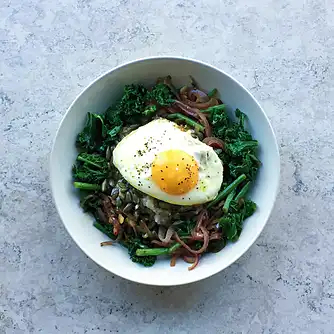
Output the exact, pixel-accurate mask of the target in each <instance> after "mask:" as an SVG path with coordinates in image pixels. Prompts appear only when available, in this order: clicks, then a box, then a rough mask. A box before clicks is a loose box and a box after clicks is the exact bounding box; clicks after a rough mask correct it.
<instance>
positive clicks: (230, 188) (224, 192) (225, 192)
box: [207, 174, 246, 209]
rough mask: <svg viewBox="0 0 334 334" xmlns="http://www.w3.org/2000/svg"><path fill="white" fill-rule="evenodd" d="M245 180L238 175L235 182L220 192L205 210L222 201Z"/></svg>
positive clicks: (244, 177) (243, 175)
mask: <svg viewBox="0 0 334 334" xmlns="http://www.w3.org/2000/svg"><path fill="white" fill-rule="evenodd" d="M244 180H246V175H245V174H242V175H240V176H239V177H238V178H237V179H236V180H234V181H233V182H232V183H231V184H229V185H228V186H227V187H226V188H225V189H224V190H222V191H221V192H220V193H219V194H218V195H217V197H216V198H215V199H214V200H213V201H212V202H210V203H209V204H208V206H207V208H208V209H209V208H211V207H212V206H214V205H215V204H217V203H218V202H220V201H221V200H222V199H224V198H225V197H226V196H227V195H228V194H230V193H231V192H232V191H233V190H234V189H235V188H236V187H237V186H238V185H239V184H240V183H241V182H242V181H244Z"/></svg>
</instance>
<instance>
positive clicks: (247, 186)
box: [235, 181, 250, 202]
mask: <svg viewBox="0 0 334 334" xmlns="http://www.w3.org/2000/svg"><path fill="white" fill-rule="evenodd" d="M249 187H250V181H249V182H247V183H246V184H245V185H244V186H243V188H242V189H241V190H240V192H239V194H238V195H237V196H235V201H236V202H238V201H239V199H241V198H245V196H246V194H247V193H248V190H249Z"/></svg>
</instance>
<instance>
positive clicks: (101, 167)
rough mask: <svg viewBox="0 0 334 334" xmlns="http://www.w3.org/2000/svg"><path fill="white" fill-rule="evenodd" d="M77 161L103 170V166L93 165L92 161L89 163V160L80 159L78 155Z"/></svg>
mask: <svg viewBox="0 0 334 334" xmlns="http://www.w3.org/2000/svg"><path fill="white" fill-rule="evenodd" d="M77 160H79V161H82V162H86V163H87V164H89V165H92V166H94V167H96V168H99V169H103V166H100V165H98V164H96V163H94V162H93V161H90V160H88V159H86V158H84V157H82V156H81V155H80V154H79V155H78V157H77Z"/></svg>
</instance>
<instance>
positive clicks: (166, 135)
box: [113, 119, 223, 205]
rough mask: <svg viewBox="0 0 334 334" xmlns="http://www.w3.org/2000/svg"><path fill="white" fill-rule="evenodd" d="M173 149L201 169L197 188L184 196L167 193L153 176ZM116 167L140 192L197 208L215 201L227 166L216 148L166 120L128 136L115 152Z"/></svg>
mask: <svg viewBox="0 0 334 334" xmlns="http://www.w3.org/2000/svg"><path fill="white" fill-rule="evenodd" d="M172 149H177V150H182V151H184V152H186V153H188V154H189V155H191V156H193V157H194V159H195V160H196V162H197V164H198V166H199V173H198V176H199V177H198V183H197V185H196V186H195V187H194V188H193V189H191V190H190V191H189V192H187V193H186V194H183V195H170V194H167V193H165V192H164V191H162V190H161V189H160V187H159V186H158V185H157V184H155V182H154V181H153V180H152V177H151V168H152V163H153V161H154V159H155V156H156V155H157V154H158V153H160V152H163V151H167V150H172ZM113 164H114V165H115V167H116V168H117V169H118V170H119V172H120V173H121V174H122V176H123V177H124V178H125V179H126V180H127V181H128V182H129V183H130V184H131V185H132V186H133V187H135V188H136V189H138V190H140V191H141V192H143V193H145V194H147V195H150V196H152V197H155V198H157V199H159V200H162V201H165V202H168V203H172V204H178V205H194V204H201V203H205V202H208V201H211V200H213V199H214V198H215V197H216V196H217V194H218V192H219V189H220V187H221V184H222V182H223V165H222V162H221V160H220V159H219V157H218V155H217V154H216V152H215V151H214V150H213V149H212V147H210V146H208V145H206V144H204V143H202V142H201V141H199V140H198V139H196V138H193V137H192V136H191V134H190V132H189V131H187V132H185V131H182V130H181V129H180V127H179V126H178V125H177V124H176V123H174V122H171V121H168V120H166V119H157V120H154V121H152V122H150V123H148V124H146V125H144V126H141V127H139V128H138V129H137V130H135V131H133V132H131V133H130V134H129V135H127V136H126V137H124V138H123V139H122V140H121V141H120V142H119V143H118V145H117V146H116V148H115V149H114V151H113Z"/></svg>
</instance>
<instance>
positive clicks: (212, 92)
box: [208, 88, 218, 97]
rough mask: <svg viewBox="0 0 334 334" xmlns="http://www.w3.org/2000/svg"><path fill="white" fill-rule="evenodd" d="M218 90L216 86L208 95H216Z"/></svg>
mask: <svg viewBox="0 0 334 334" xmlns="http://www.w3.org/2000/svg"><path fill="white" fill-rule="evenodd" d="M217 92H218V90H217V88H214V89H212V90H210V92H209V93H208V96H209V97H215V95H216V94H217Z"/></svg>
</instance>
